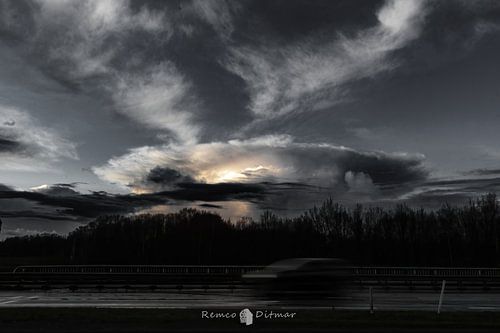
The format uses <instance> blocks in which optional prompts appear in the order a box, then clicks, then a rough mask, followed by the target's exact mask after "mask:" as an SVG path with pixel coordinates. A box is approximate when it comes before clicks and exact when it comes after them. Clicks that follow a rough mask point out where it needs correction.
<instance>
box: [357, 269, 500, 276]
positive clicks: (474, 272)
mask: <svg viewBox="0 0 500 333" xmlns="http://www.w3.org/2000/svg"><path fill="white" fill-rule="evenodd" d="M352 275H353V276H368V277H402V278H404V277H414V278H500V268H466V267H353V268H352Z"/></svg>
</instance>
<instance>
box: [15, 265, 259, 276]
mask: <svg viewBox="0 0 500 333" xmlns="http://www.w3.org/2000/svg"><path fill="white" fill-rule="evenodd" d="M262 268H263V266H195V265H191V266H189V265H180V266H172V265H48V266H18V267H16V268H15V269H14V270H13V273H14V274H23V273H41V274H44V273H46V274H171V275H241V274H245V273H247V272H250V271H255V270H260V269H262Z"/></svg>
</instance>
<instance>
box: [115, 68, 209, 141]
mask: <svg viewBox="0 0 500 333" xmlns="http://www.w3.org/2000/svg"><path fill="white" fill-rule="evenodd" d="M112 90H113V98H114V100H115V103H116V106H117V107H116V110H117V111H118V112H120V113H123V114H125V115H127V116H129V117H131V118H132V119H134V120H136V121H138V122H140V123H143V124H145V125H147V126H148V127H151V128H155V129H163V130H168V131H170V132H172V133H174V134H175V137H176V139H177V140H178V141H180V142H182V143H184V144H190V143H194V142H196V141H197V137H198V132H199V127H198V126H197V125H195V124H194V121H193V120H192V117H193V115H192V111H194V110H195V109H196V108H197V102H196V101H195V100H194V99H193V98H190V97H189V93H190V84H189V83H188V82H187V80H186V79H185V78H184V76H183V75H182V74H181V73H180V72H179V71H178V70H177V69H176V67H175V66H174V65H173V64H172V63H170V62H163V63H161V64H159V65H157V66H151V67H150V68H147V69H146V70H144V71H143V72H142V73H141V74H137V73H124V74H121V75H118V81H117V86H116V87H114V88H113V89H112Z"/></svg>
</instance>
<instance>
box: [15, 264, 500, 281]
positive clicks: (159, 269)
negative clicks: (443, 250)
mask: <svg viewBox="0 0 500 333" xmlns="http://www.w3.org/2000/svg"><path fill="white" fill-rule="evenodd" d="M263 268H265V266H222V265H221V266H198V265H177V266H176V265H48V266H18V267H16V268H15V269H14V271H13V273H14V274H23V273H39V274H166V275H241V274H245V273H248V272H251V271H258V270H261V269H263ZM335 269H339V270H342V271H344V272H345V271H346V270H347V271H349V272H350V275H351V276H352V277H353V278H357V277H359V278H363V277H365V278H437V279H444V278H500V268H466V267H336V268H335Z"/></svg>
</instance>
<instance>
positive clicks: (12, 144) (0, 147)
mask: <svg viewBox="0 0 500 333" xmlns="http://www.w3.org/2000/svg"><path fill="white" fill-rule="evenodd" d="M22 150H23V146H22V145H21V144H20V143H19V142H17V141H14V140H11V139H7V138H2V137H0V153H3V152H8V153H14V152H20V151H22Z"/></svg>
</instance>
